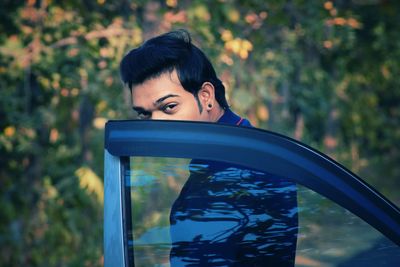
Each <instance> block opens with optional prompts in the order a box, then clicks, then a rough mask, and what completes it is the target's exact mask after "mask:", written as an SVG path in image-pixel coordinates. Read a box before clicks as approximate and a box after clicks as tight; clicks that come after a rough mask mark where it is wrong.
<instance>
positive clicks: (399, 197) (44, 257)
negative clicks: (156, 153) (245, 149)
mask: <svg viewBox="0 0 400 267" xmlns="http://www.w3.org/2000/svg"><path fill="white" fill-rule="evenodd" d="M176 28H185V29H187V30H189V31H190V32H191V34H192V38H193V40H194V43H195V44H196V45H198V46H199V47H200V48H201V49H203V51H205V53H206V54H207V55H208V56H209V58H210V60H211V61H212V62H213V64H214V66H215V68H216V70H217V73H218V74H219V76H220V78H221V79H222V80H223V82H224V84H225V85H226V88H227V95H228V97H229V102H230V104H231V105H232V108H233V110H235V111H237V112H238V113H239V114H241V115H243V116H246V117H248V118H249V119H250V120H251V122H252V123H253V124H254V125H256V126H258V127H260V128H263V129H268V130H271V131H275V132H279V133H282V134H285V135H288V136H290V137H293V138H295V139H297V140H300V141H302V142H304V143H306V144H308V145H310V146H312V147H314V148H316V149H319V150H321V151H322V152H324V153H326V154H328V155H329V156H331V157H332V158H334V159H335V160H337V161H339V162H341V163H342V164H343V165H345V166H346V167H347V168H349V169H350V170H352V171H353V172H355V173H356V174H358V175H359V176H361V177H363V178H364V179H365V180H366V181H367V182H368V183H370V184H372V185H373V186H375V187H376V188H377V189H378V190H379V191H380V192H382V193H383V194H385V195H386V196H387V197H388V198H389V199H390V200H392V201H393V202H395V203H397V205H399V204H400V190H399V189H400V164H399V162H400V151H399V149H400V127H399V126H400V105H399V103H400V79H399V75H400V2H399V1H395V0H393V1H390V0H351V1H348V0H337V1H322V0H321V1H305V0H288V1H278V0H268V1H267V0H262V1H261V0H241V1H239V0H219V1H217V0H214V1H200V0H193V1H189V0H166V1H164V0H159V1H155V0H138V1H128V0H113V1H108V0H97V1H96V0H84V1H78V0H71V1H55V0H42V1H40V0H27V1H12V0H3V1H1V3H0V266H101V265H102V263H103V256H102V255H103V252H102V250H103V248H102V239H103V238H102V234H103V233H102V230H103V228H102V227H103V226H102V223H103V134H104V124H105V122H106V121H107V120H109V119H129V118H133V116H134V114H133V112H132V111H131V109H130V106H129V104H130V100H129V92H128V91H124V90H123V88H122V84H121V82H120V78H119V73H118V67H119V62H120V60H121V58H122V56H123V55H124V54H125V53H126V52H127V51H128V50H130V49H132V48H134V47H136V46H138V45H139V44H141V43H142V42H143V41H144V40H146V39H148V38H150V37H152V36H154V35H156V34H159V33H163V32H166V31H169V30H171V29H176Z"/></svg>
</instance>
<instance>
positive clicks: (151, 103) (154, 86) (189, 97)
mask: <svg viewBox="0 0 400 267" xmlns="http://www.w3.org/2000/svg"><path fill="white" fill-rule="evenodd" d="M212 93H214V92H212ZM208 99H209V95H208V93H207V92H202V90H200V91H199V101H200V104H201V106H202V107H204V109H203V110H202V112H200V108H199V103H198V101H197V100H196V98H195V97H194V95H193V94H191V93H189V92H188V91H186V90H185V89H184V88H183V87H182V85H181V83H180V81H179V78H178V75H177V73H176V71H175V70H174V71H173V72H171V73H170V72H166V73H163V74H161V75H160V76H158V77H156V78H153V79H149V80H147V81H145V82H143V83H142V84H139V85H136V86H134V87H133V88H132V104H133V105H132V106H133V107H132V108H133V109H134V110H135V111H136V112H137V113H138V116H139V118H141V119H152V120H192V121H210V116H209V114H208V112H207V111H206V110H205V107H206V105H208V104H209V103H207V101H209V100H208Z"/></svg>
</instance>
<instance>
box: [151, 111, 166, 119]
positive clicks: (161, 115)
mask: <svg viewBox="0 0 400 267" xmlns="http://www.w3.org/2000/svg"><path fill="white" fill-rule="evenodd" d="M151 115H152V116H151V119H152V120H170V119H169V118H168V116H167V115H166V114H164V113H162V112H153V114H151Z"/></svg>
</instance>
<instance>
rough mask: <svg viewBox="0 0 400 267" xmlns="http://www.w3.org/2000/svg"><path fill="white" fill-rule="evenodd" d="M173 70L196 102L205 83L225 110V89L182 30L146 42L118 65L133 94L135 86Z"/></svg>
mask: <svg viewBox="0 0 400 267" xmlns="http://www.w3.org/2000/svg"><path fill="white" fill-rule="evenodd" d="M174 70H176V72H177V74H178V78H179V81H180V83H181V85H182V87H183V88H184V89H185V90H186V91H188V92H190V93H191V94H193V95H194V96H195V98H196V99H197V100H198V96H197V94H198V92H199V90H200V89H201V86H202V85H203V83H205V82H210V83H211V84H212V85H213V86H214V88H215V98H216V100H217V102H218V103H219V105H220V106H221V107H222V108H224V109H226V108H228V107H229V106H228V103H227V101H226V98H225V87H224V85H223V84H222V82H221V80H220V79H218V77H217V75H216V73H215V70H214V68H213V66H212V64H211V62H210V61H209V60H208V58H207V57H206V56H205V54H204V53H203V52H202V51H201V50H200V49H199V48H197V47H196V46H195V45H193V44H192V41H191V38H190V34H189V33H188V32H187V31H185V30H177V31H172V32H168V33H165V34H162V35H159V36H156V37H154V38H152V39H149V40H148V41H146V42H145V43H143V44H142V45H141V46H139V47H138V48H135V49H132V50H131V51H129V52H128V53H127V54H126V55H125V56H124V58H123V59H122V61H121V64H120V73H121V78H122V82H123V83H124V85H126V86H128V88H129V89H130V90H131V91H132V88H133V87H134V86H135V85H139V84H142V83H143V82H145V81H147V80H149V79H152V78H157V77H159V76H160V75H161V74H164V73H166V72H169V73H171V72H172V71H174Z"/></svg>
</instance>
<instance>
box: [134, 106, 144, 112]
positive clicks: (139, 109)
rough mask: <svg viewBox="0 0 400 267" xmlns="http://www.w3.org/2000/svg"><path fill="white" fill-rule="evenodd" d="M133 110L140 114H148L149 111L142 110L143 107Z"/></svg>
mask: <svg viewBox="0 0 400 267" xmlns="http://www.w3.org/2000/svg"><path fill="white" fill-rule="evenodd" d="M132 109H133V110H134V111H136V112H138V113H146V112H147V110H145V109H144V108H142V107H132Z"/></svg>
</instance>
